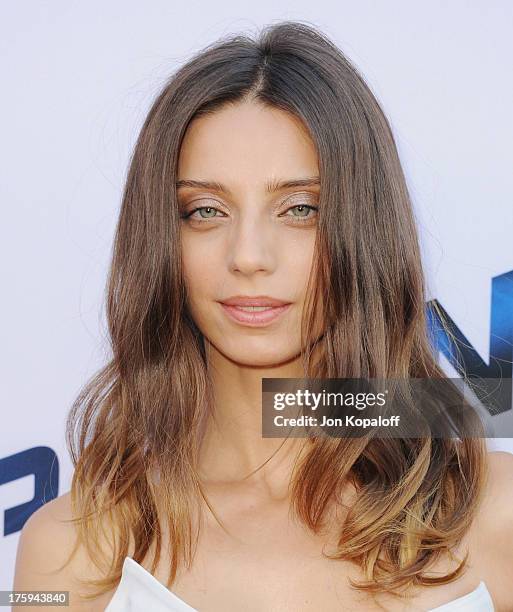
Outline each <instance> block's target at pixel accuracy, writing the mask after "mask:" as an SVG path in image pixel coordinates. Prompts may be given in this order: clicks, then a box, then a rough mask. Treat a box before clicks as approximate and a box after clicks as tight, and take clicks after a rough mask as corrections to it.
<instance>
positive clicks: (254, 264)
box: [228, 211, 277, 275]
mask: <svg viewBox="0 0 513 612" xmlns="http://www.w3.org/2000/svg"><path fill="white" fill-rule="evenodd" d="M263 217H264V215H262V214H259V212H258V211H253V212H252V213H242V215H241V217H240V218H239V219H238V220H237V222H235V223H234V224H233V225H232V227H231V230H232V231H231V236H230V241H229V244H228V266H229V269H230V271H231V272H239V273H241V274H244V275H251V274H254V273H255V272H266V273H271V272H272V271H273V270H274V268H275V265H276V247H277V244H276V237H275V236H274V233H273V228H272V227H271V224H270V223H268V222H267V221H266V219H265V218H263Z"/></svg>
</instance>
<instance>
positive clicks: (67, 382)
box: [0, 0, 513, 590]
mask: <svg viewBox="0 0 513 612" xmlns="http://www.w3.org/2000/svg"><path fill="white" fill-rule="evenodd" d="M210 6H211V7H212V8H211V9H210V8H208V7H210ZM292 6H293V9H292V8H290V7H289V6H287V4H286V3H284V2H279V1H276V0H273V1H272V2H269V1H264V0H259V2H256V3H253V6H251V7H244V9H243V8H242V7H241V5H240V3H238V2H234V1H227V0H218V2H216V3H215V5H213V4H212V5H210V4H208V3H206V2H203V3H202V2H197V1H196V2H195V1H194V0H189V2H187V3H185V4H183V3H178V2H168V1H164V0H159V1H157V0H147V1H146V2H143V3H140V2H134V1H131V2H127V1H126V0H124V1H120V0H116V1H110V2H101V1H99V0H94V1H92V0H90V1H89V2H83V3H78V2H70V1H69V0H66V1H64V0H54V1H53V2H40V1H33V2H15V3H9V4H8V3H3V5H2V8H1V9H0V45H1V50H2V52H1V54H0V67H1V74H2V95H1V97H0V105H1V116H2V143H1V152H0V176H1V180H0V190H1V202H2V223H1V241H0V249H1V251H0V255H1V262H2V278H3V282H2V285H3V289H4V291H3V296H4V298H3V301H2V304H1V308H2V321H3V325H2V347H3V351H2V375H3V383H2V388H3V394H2V395H3V397H2V412H1V418H2V428H1V441H0V482H3V484H1V485H0V558H1V560H2V563H1V565H0V590H1V589H10V588H11V585H12V578H13V572H14V560H15V554H16V547H17V542H18V537H19V530H16V531H11V530H12V528H13V527H12V525H15V524H16V519H18V520H19V516H18V517H16V515H15V513H14V512H11V513H9V512H8V510H9V509H10V508H13V507H15V506H18V505H19V504H22V503H23V502H26V501H28V500H30V499H31V498H32V497H33V495H34V483H35V480H36V479H35V476H34V475H33V474H32V471H35V470H36V469H37V463H38V461H47V462H48V461H51V462H52V465H53V472H52V474H53V475H54V477H55V480H54V483H55V485H58V490H54V491H53V494H52V493H50V494H49V495H48V494H47V498H48V497H52V496H55V495H56V494H59V495H60V494H62V493H65V492H66V491H68V490H69V485H70V478H71V462H70V459H69V457H68V454H67V451H66V448H65V442H64V419H65V416H66V413H67V411H68V410H69V407H70V405H71V402H72V400H73V399H74V398H75V396H76V394H77V393H78V391H79V389H80V388H81V386H82V385H83V384H84V382H85V381H86V379H87V378H88V377H89V376H91V375H92V374H93V372H94V371H95V370H96V369H97V368H98V367H99V366H100V365H101V364H102V363H103V362H104V359H105V356H106V341H105V338H106V331H105V330H106V326H105V318H104V308H103V302H102V300H103V291H104V285H105V279H106V272H107V266H108V262H109V255H110V248H111V245H112V239H113V232H114V226H115V222H116V217H117V213H118V209H119V205H120V197H121V190H122V186H123V180H124V176H125V171H126V168H127V164H128V158H129V154H130V150H131V147H132V145H133V143H134V140H135V138H136V136H137V133H138V130H139V128H140V126H141V124H142V121H143V119H144V116H145V113H146V112H147V110H148V109H149V106H150V104H151V101H152V99H153V96H154V95H155V93H156V92H157V91H158V89H159V88H160V86H161V84H162V83H163V81H164V79H166V78H167V77H168V76H169V74H170V73H171V72H172V71H174V70H175V69H176V68H177V67H178V66H179V65H181V64H182V63H183V62H185V61H186V60H187V59H189V57H190V56H191V55H192V53H193V52H195V51H196V50H197V49H199V48H201V47H203V46H205V45H206V44H208V43H210V42H212V41H214V40H215V39H217V38H218V37H220V36H221V35H225V34H228V33H235V32H240V31H246V32H249V33H251V32H254V31H255V30H257V29H259V28H260V27H261V26H262V25H264V24H267V23H270V22H274V21H279V20H282V19H299V20H303V21H308V22H310V23H312V24H314V25H316V26H317V27H319V28H320V29H321V30H323V31H324V32H325V33H326V34H327V35H328V36H330V37H331V38H332V39H333V40H334V41H335V42H336V43H337V44H338V45H339V46H340V47H341V48H342V50H343V51H344V52H345V53H346V54H347V55H348V56H349V58H350V59H352V60H353V61H354V62H355V64H356V65H357V66H358V68H359V69H360V70H361V71H362V73H363V75H364V76H365V78H366V80H367V82H368V83H369V85H370V86H371V88H372V89H373V91H374V93H375V95H376V96H377V97H378V99H379V100H380V102H381V103H382V105H383V107H384V110H385V112H386V114H387V116H388V117H389V119H390V122H391V124H392V127H393V130H394V133H395V137H396V140H397V144H398V147H399V150H400V151H399V152H400V155H401V158H402V160H403V164H404V167H405V170H406V174H407V177H408V183H409V187H410V190H411V193H412V195H413V198H414V205H415V207H416V215H417V218H418V221H419V229H420V233H421V240H422V246H423V252H424V258H425V265H426V269H427V271H428V283H429V291H430V297H436V298H437V299H438V300H439V301H440V303H442V304H443V306H444V308H445V309H446V310H447V312H449V313H450V315H451V317H452V319H453V320H454V321H455V322H456V323H457V325H458V327H459V329H460V330H461V331H462V332H463V333H464V334H465V336H466V337H467V339H468V340H469V341H470V342H471V343H472V345H473V347H474V348H475V349H476V350H477V351H478V353H479V354H480V356H481V357H482V359H483V360H484V361H486V362H487V361H488V359H489V343H490V312H491V302H490V298H491V279H492V278H493V277H495V276H497V275H500V274H505V273H508V272H510V271H512V270H513V247H512V244H513V242H512V237H513V236H512V230H513V203H512V201H511V193H512V181H513V176H512V172H511V168H512V167H513V163H512V162H513V160H512V153H511V151H512V148H511V142H512V141H513V125H512V120H511V108H512V107H513V84H512V80H511V57H512V51H513V49H512V42H511V31H513V4H511V3H509V2H507V0H504V1H502V2H501V1H499V0H495V1H494V2H486V3H484V2H482V3H470V2H461V1H453V2H451V3H446V2H441V1H432V2H429V3H412V2H407V1H406V0H401V1H397V2H387V3H375V2H369V1H367V0H365V1H362V0H360V1H359V2H348V1H341V0H339V1H337V2H332V3H330V2H323V1H322V0H319V1H317V2H315V3H312V2H309V1H307V0H296V1H295V2H294V3H291V7H292ZM511 284H513V283H511ZM509 303H510V304H511V301H510V302H509ZM503 314H504V313H503ZM512 324H513V312H509V313H507V325H508V326H509V327H508V329H509V330H510V331H511V326H512ZM510 338H511V336H510ZM491 446H492V447H493V448H502V449H504V450H509V451H510V452H513V444H512V440H511V439H503V440H500V441H498V440H494V441H493V443H492V444H491ZM35 447H47V450H46V455H45V454H44V449H43V450H39V451H38V450H37V449H36V450H35V451H32V450H31V449H33V448H35ZM18 453H21V454H20V455H17V454H18ZM52 453H55V456H53V455H52ZM14 455H16V456H15V457H13V456H14ZM52 457H53V458H52ZM30 462H33V463H34V462H35V464H36V465H35V467H34V466H32V468H34V469H32V470H31V467H30ZM20 466H21V467H20ZM24 466H25V467H27V466H28V468H27V469H26V470H25V473H26V474H27V475H24V472H23V469H24ZM57 467H58V472H57V469H56V468H57ZM17 470H18V471H17ZM20 470H21V471H20Z"/></svg>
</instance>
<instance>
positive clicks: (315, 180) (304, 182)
mask: <svg viewBox="0 0 513 612" xmlns="http://www.w3.org/2000/svg"><path fill="white" fill-rule="evenodd" d="M320 184H321V182H320V179H319V177H318V176H311V177H305V178H298V179H290V180H287V181H276V180H275V179H273V180H270V181H268V182H267V183H266V185H265V189H266V192H267V193H274V192H276V191H281V190H283V189H291V188H293V187H313V186H315V185H320ZM180 187H192V188H197V189H210V190H212V191H218V192H220V193H230V190H229V189H228V187H226V186H225V185H223V184H222V183H218V182H217V181H198V180H196V179H182V180H180V181H177V182H176V188H177V189H180Z"/></svg>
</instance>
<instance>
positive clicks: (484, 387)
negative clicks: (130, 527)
mask: <svg viewBox="0 0 513 612" xmlns="http://www.w3.org/2000/svg"><path fill="white" fill-rule="evenodd" d="M427 313H428V320H429V327H430V332H431V337H432V342H433V346H434V347H436V349H438V350H439V351H441V352H442V353H443V354H444V355H445V357H447V359H448V360H449V362H450V363H451V365H452V366H453V367H454V368H455V369H456V371H457V372H458V374H459V375H460V376H462V375H463V373H464V374H465V375H466V376H467V377H468V378H469V379H484V380H483V381H482V382H479V385H480V386H476V387H475V389H474V391H475V392H476V395H477V397H478V399H479V400H480V401H481V402H482V403H483V405H484V406H486V407H487V409H488V410H489V412H490V414H492V415H493V414H499V413H501V412H506V410H511V409H512V389H511V386H512V385H511V379H512V361H513V270H511V271H510V272H506V273H505V274H501V275H500V276H495V277H494V278H492V295H491V313H490V362H489V363H486V362H485V361H484V360H483V359H482V358H481V356H480V355H479V353H478V352H477V351H476V349H475V348H474V347H473V346H472V344H471V343H470V342H469V341H468V340H467V338H466V337H465V336H464V334H463V333H462V332H461V331H460V329H459V328H458V326H457V325H456V323H455V322H454V321H453V320H452V319H451V317H450V316H449V315H448V314H447V312H446V310H445V309H444V308H443V306H442V305H441V304H440V303H439V302H438V300H431V301H430V302H429V303H428V306H427ZM441 319H443V320H444V321H445V327H446V328H448V331H446V329H444V327H443V326H442V323H441ZM487 379H488V380H487Z"/></svg>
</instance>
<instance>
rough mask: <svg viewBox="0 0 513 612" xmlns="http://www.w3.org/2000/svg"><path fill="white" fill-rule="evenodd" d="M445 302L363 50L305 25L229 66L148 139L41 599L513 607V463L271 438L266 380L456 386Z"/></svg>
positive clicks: (175, 97)
mask: <svg viewBox="0 0 513 612" xmlns="http://www.w3.org/2000/svg"><path fill="white" fill-rule="evenodd" d="M270 298H272V299H271V300H269V299H270ZM424 304H425V295H424V278H423V272H422V266H421V257H420V252H419V246H418V241H417V234H416V228H415V223H414V217H413V214H412V207H411V202H410V199H409V195H408V191H407V187H406V183H405V178H404V176H403V172H402V169H401V165H400V161H399V158H398V154H397V150H396V146H395V143H394V139H393V136H392V133H391V130H390V127H389V124H388V122H387V120H386V118H385V116H384V114H383V112H382V110H381V108H380V106H379V105H378V103H377V101H376V100H375V98H374V96H373V95H372V93H371V91H370V90H369V88H368V87H367V86H366V84H365V83H364V81H363V79H362V77H361V76H360V75H359V74H358V72H357V71H356V70H355V68H354V67H353V66H352V65H351V64H350V62H349V61H348V60H347V59H346V58H345V57H344V55H343V54H342V53H341V52H340V50H338V49H337V48H336V47H335V46H334V45H333V43H331V42H330V41H329V40H328V39H327V38H326V37H325V36H323V35H322V34H321V33H320V32H318V31H317V30H316V29H315V28H313V27H311V26H309V25H305V24H302V23H298V22H282V23H279V24H277V25H274V26H272V27H269V28H267V29H266V30H265V31H264V32H263V33H262V34H261V36H260V38H259V39H258V40H256V41H254V40H252V39H250V38H248V37H245V36H236V37H232V38H229V39H226V40H222V41H219V42H218V43H216V44H215V45H212V46H210V47H208V48H207V49H205V50H203V51H202V52H201V53H199V54H198V55H196V56H195V57H194V58H193V59H192V60H191V61H190V62H188V63H187V64H186V65H185V66H184V67H182V68H181V69H180V70H179V71H178V72H177V74H176V75H174V76H173V77H172V78H171V79H170V81H169V82H168V83H167V84H166V86H165V87H164V88H163V90H162V92H161V93H160V95H159V96H158V98H157V99H156V101H155V103H154V104H153V106H152V108H151V110H150V112H149V114H148V117H147V119H146V121H145V123H144V126H143V128H142V130H141V133H140V136H139V139H138V142H137V144H136V147H135V151H134V153H133V158H132V160H131V164H130V169H129V173H128V177H127V181H126V188H125V192H124V197H123V202H122V208H121V213H120V218H119V223H118V228H117V234H116V239H115V249H114V255H113V262H112V268H111V272H110V277H109V286H108V321H109V330H110V334H111V338H112V349H113V357H112V360H111V361H110V363H109V364H108V365H107V366H106V367H105V368H104V369H103V370H102V371H101V372H100V373H99V374H98V375H97V376H96V377H95V378H94V379H93V380H92V381H91V382H90V383H89V384H88V385H87V386H86V388H85V389H84V391H83V392H82V393H81V394H80V396H79V397H78V399H77V401H76V402H75V404H74V407H73V410H72V411H71V413H70V417H69V430H68V432H69V438H68V439H69V444H70V449H71V452H72V458H73V462H74V465H75V472H74V476H73V481H72V487H71V491H70V493H68V494H67V495H64V496H62V497H60V498H58V499H57V500H54V501H52V502H51V503H49V504H46V505H45V506H44V507H43V508H41V509H40V510H39V511H38V512H36V513H35V514H34V515H33V516H32V517H31V519H30V520H29V521H28V522H27V524H26V526H25V528H24V529H23V532H22V534H21V538H20V545H19V551H18V561H17V574H16V576H17V577H16V582H15V585H16V586H15V588H31V589H36V588H47V589H49V588H59V589H63V588H67V589H69V590H70V592H71V602H72V605H74V606H76V609H82V607H84V608H85V609H87V610H103V609H105V607H106V606H107V605H108V607H107V610H109V611H111V612H113V611H115V610H122V609H129V606H132V607H131V608H130V609H148V610H150V609H151V610H191V609H193V610H194V609H197V610H205V611H209V612H210V611H214V610H235V609H237V610H294V611H299V610H342V609H352V608H356V609H362V610H378V609H379V610H382V609H386V610H405V609H408V610H432V609H435V608H436V607H437V606H441V605H442V604H446V606H444V607H443V610H453V609H456V608H457V609H458V610H460V609H462V610H463V609H469V610H492V609H494V608H493V606H495V610H513V591H512V590H511V589H510V588H509V584H508V579H507V578H508V576H509V577H511V576H512V575H513V553H512V551H511V549H510V546H509V545H507V544H506V542H507V539H508V537H509V538H510V537H511V536H512V535H513V516H512V514H513V513H512V511H511V502H512V500H513V495H512V492H511V491H512V487H511V484H513V482H512V481H513V477H512V475H513V458H512V457H511V456H510V455H508V454H507V453H493V454H488V453H487V451H486V447H485V444H484V440H483V439H479V438H474V439H473V438H468V439H463V440H462V441H461V442H459V441H455V440H454V439H430V438H426V439H420V438H419V439H405V440H401V439H388V440H377V439H375V440H369V439H364V438H352V439H351V438H326V437H325V438H322V439H320V438H316V439H314V438H311V439H308V438H295V439H292V438H288V439H284V440H277V439H273V438H263V437H262V430H261V426H262V423H261V418H262V413H261V397H262V395H261V390H262V378H301V377H303V376H305V377H310V378H344V377H347V378H350V377H353V378H359V377H374V378H394V377H395V378H408V377H412V378H413V377H419V378H440V377H442V378H443V377H444V373H443V371H442V370H441V368H440V367H439V366H438V365H437V363H436V360H435V357H434V354H433V351H432V349H431V345H430V342H429V338H428V337H427V331H426V328H427V326H426V317H425V308H424ZM251 306H253V307H255V306H256V311H253V312H251V310H252V309H251ZM75 434H78V436H76V435H75ZM45 537H46V538H48V537H51V538H52V540H53V541H54V542H55V545H54V546H53V547H52V552H51V553H50V554H49V553H48V551H47V550H45V552H44V554H43V552H42V551H43V545H42V544H39V542H40V541H41V540H42V539H43V538H45ZM72 543H73V544H76V545H75V546H72ZM478 550H479V554H478V553H477V551H478ZM43 557H44V561H43ZM34 559H35V560H34ZM57 565H59V566H60V567H59V568H58V571H56V572H54V573H52V574H51V575H49V574H48V573H47V574H45V575H44V577H43V576H41V573H42V572H43V571H44V570H46V569H48V568H49V567H51V566H55V567H57ZM122 572H123V573H122ZM63 585H64V586H63ZM164 585H167V588H166V587H165V586H164ZM168 589H171V590H168ZM401 596H403V597H401ZM406 596H409V599H406V598H405V597H406ZM455 600H456V601H455ZM492 600H493V604H492ZM186 602H187V603H186ZM464 606H465V607H464Z"/></svg>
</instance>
